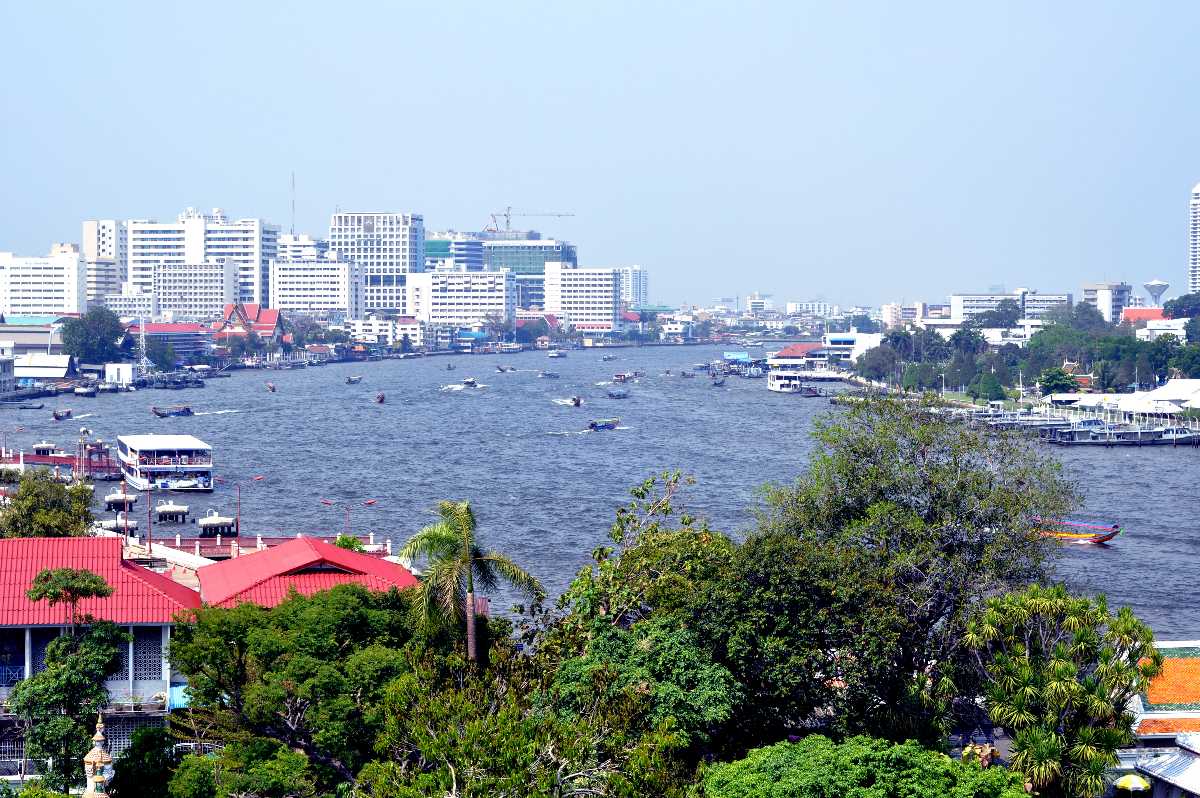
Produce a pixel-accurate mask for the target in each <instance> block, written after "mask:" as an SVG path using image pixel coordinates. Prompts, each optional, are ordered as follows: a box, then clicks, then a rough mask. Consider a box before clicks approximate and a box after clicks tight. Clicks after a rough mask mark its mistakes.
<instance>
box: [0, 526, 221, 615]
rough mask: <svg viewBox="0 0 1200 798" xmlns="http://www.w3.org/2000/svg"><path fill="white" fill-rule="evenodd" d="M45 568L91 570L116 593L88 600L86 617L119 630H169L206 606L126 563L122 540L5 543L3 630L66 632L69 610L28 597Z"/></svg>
mask: <svg viewBox="0 0 1200 798" xmlns="http://www.w3.org/2000/svg"><path fill="white" fill-rule="evenodd" d="M44 568H86V569H87V570H89V571H92V572H93V573H96V574H99V575H100V576H102V577H104V581H105V582H108V584H109V585H110V586H111V587H112V588H113V594H112V595H111V596H109V597H108V598H93V599H84V600H83V601H81V602H80V603H79V612H80V614H86V615H91V616H92V617H94V618H97V619H99V620H104V621H112V622H113V623H118V624H129V625H132V624H138V625H141V624H151V625H159V624H169V623H171V622H172V621H173V619H174V618H175V615H176V614H177V613H179V612H181V611H184V610H190V609H195V608H197V607H199V606H200V596H199V595H198V594H197V593H196V591H194V590H191V589H189V588H187V587H185V586H183V585H181V584H179V583H178V582H175V581H174V580H172V579H170V578H168V577H166V576H163V575H162V574H157V573H155V572H154V571H151V570H150V569H148V568H143V567H142V566H140V565H137V564H136V563H132V562H130V561H129V560H126V559H124V557H123V556H122V546H121V539H120V538H9V539H5V540H0V626H62V625H65V624H66V623H68V618H69V616H70V610H69V608H68V607H67V606H66V605H64V604H59V605H57V606H54V607H51V606H50V605H49V604H48V603H46V602H45V601H30V600H29V598H28V597H27V596H26V595H25V591H26V590H28V589H29V586H30V585H31V584H32V583H33V579H34V577H35V576H37V575H38V572H39V571H41V570H42V569H44Z"/></svg>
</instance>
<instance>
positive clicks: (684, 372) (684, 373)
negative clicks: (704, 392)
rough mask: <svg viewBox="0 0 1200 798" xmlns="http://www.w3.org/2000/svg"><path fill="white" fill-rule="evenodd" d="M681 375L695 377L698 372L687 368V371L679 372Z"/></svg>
mask: <svg viewBox="0 0 1200 798" xmlns="http://www.w3.org/2000/svg"><path fill="white" fill-rule="evenodd" d="M679 376H680V377H685V378H687V377H695V376H696V374H695V372H692V371H686V370H685V371H681V372H679Z"/></svg>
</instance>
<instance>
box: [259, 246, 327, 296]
mask: <svg viewBox="0 0 1200 798" xmlns="http://www.w3.org/2000/svg"><path fill="white" fill-rule="evenodd" d="M328 251H329V242H328V241H326V240H325V239H323V238H313V237H312V236H310V235H308V234H307V233H300V234H298V235H297V234H296V233H284V234H282V235H281V236H279V242H278V244H277V246H276V248H275V262H276V263H289V262H292V261H299V260H319V259H321V258H323V257H325V253H326V252H328ZM271 307H276V305H272V306H271Z"/></svg>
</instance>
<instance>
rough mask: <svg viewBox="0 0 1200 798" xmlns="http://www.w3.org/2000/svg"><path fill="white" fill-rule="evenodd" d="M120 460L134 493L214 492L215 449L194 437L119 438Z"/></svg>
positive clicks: (146, 436)
mask: <svg viewBox="0 0 1200 798" xmlns="http://www.w3.org/2000/svg"><path fill="white" fill-rule="evenodd" d="M117 459H118V461H119V462H120V464H121V474H122V476H123V477H124V478H125V482H126V484H128V485H129V486H130V487H132V488H133V489H134V490H138V491H142V490H179V491H205V492H211V491H212V489H213V478H212V469H213V461H212V447H211V446H209V445H208V444H207V443H205V442H204V441H202V440H200V439H199V438H196V437H193V436H191V435H119V436H117Z"/></svg>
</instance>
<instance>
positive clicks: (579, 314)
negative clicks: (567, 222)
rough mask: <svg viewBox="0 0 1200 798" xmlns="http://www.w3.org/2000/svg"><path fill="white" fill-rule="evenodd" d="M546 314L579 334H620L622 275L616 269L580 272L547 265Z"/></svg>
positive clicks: (568, 265)
mask: <svg viewBox="0 0 1200 798" xmlns="http://www.w3.org/2000/svg"><path fill="white" fill-rule="evenodd" d="M545 309H546V312H547V313H549V314H552V315H554V316H557V317H558V320H559V321H560V322H562V323H563V324H564V325H569V326H571V327H574V328H575V329H576V330H578V331H580V332H591V333H613V332H620V331H621V327H622V325H621V275H620V274H619V270H617V269H581V268H579V267H578V266H576V265H575V264H573V263H562V262H559V261H547V262H546V304H545Z"/></svg>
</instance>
